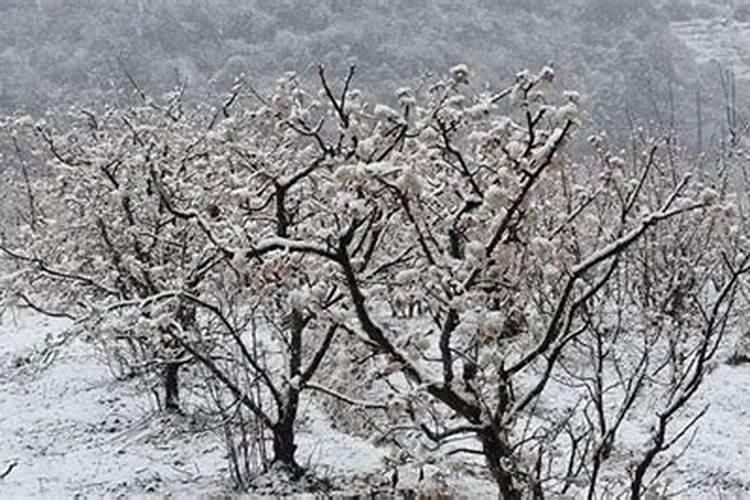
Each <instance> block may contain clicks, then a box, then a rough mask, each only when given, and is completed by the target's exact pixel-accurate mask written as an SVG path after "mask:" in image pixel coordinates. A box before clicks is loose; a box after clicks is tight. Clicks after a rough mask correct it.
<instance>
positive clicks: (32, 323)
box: [0, 313, 493, 499]
mask: <svg viewBox="0 0 750 500" xmlns="http://www.w3.org/2000/svg"><path fill="white" fill-rule="evenodd" d="M64 329H65V323H64V322H63V321H58V320H50V319H46V318H41V317H39V316H38V315H35V314H30V313H16V314H9V315H6V316H5V317H3V321H2V323H0V474H3V472H5V471H6V470H7V469H8V468H9V467H11V465H12V464H15V466H13V467H12V469H11V470H10V472H9V473H8V474H7V476H6V477H5V478H4V479H0V498H2V499H15V498H101V497H113V498H132V497H139V498H144V497H145V498H148V497H153V498H164V497H172V498H185V497H187V498H191V497H195V496H211V497H213V496H220V495H223V494H227V493H229V492H230V489H231V483H230V480H229V474H228V472H227V462H226V460H225V452H224V446H223V444H222V442H221V441H220V439H219V436H218V435H217V434H216V433H214V432H211V431H207V430H204V431H201V430H200V429H198V427H199V425H198V424H197V423H196V422H194V421H193V420H192V418H191V417H190V416H189V415H188V416H174V415H172V416H167V415H165V414H163V413H159V412H158V411H157V409H156V408H155V404H154V402H153V398H151V397H150V396H149V395H147V394H143V391H142V390H141V391H139V390H138V388H137V387H136V386H135V385H133V384H132V383H127V382H118V381H116V380H114V379H113V377H112V375H111V373H110V372H109V370H108V368H107V366H106V364H105V363H103V361H102V360H101V359H100V357H99V356H97V355H96V353H95V352H94V349H93V348H92V346H91V345H89V344H87V343H84V342H83V341H80V340H74V341H71V342H67V343H66V344H65V345H64V346H62V347H60V348H57V347H55V346H54V345H55V344H56V342H57V340H58V337H59V335H60V334H61V332H63V331H64ZM50 346H52V347H50ZM303 414H304V416H305V418H304V421H305V423H304V424H303V429H302V432H300V435H299V450H298V459H299V462H300V463H301V464H304V465H306V466H309V467H311V468H312V470H313V471H314V472H316V473H317V474H318V475H319V476H321V477H327V478H332V479H333V480H334V485H335V487H336V488H337V489H341V490H344V489H346V488H353V489H355V490H359V491H361V490H363V489H365V490H367V489H370V488H377V487H378V486H379V485H381V484H383V483H385V484H387V483H388V482H389V480H390V472H391V471H390V470H387V469H385V468H384V463H383V460H382V457H383V455H382V453H381V451H380V450H378V449H377V448H375V447H374V446H373V445H371V444H370V443H368V442H367V441H365V440H363V439H360V438H357V437H352V436H349V435H347V434H344V433H342V432H338V431H336V430H334V429H333V428H332V427H331V425H330V424H329V422H328V419H327V418H326V417H325V415H324V414H323V413H322V412H320V411H319V410H317V409H316V408H314V407H313V406H311V405H309V404H308V405H306V407H305V409H304V411H303ZM400 472H401V481H400V484H401V485H403V486H407V487H408V486H409V483H410V482H411V481H410V478H409V471H400ZM461 488H462V489H461V490H459V491H463V492H464V493H465V495H466V497H472V498H477V497H484V496H487V495H490V494H491V492H492V491H493V490H492V486H491V485H490V484H489V483H487V482H484V481H481V480H470V479H466V480H463V481H461ZM457 489H458V488H457Z"/></svg>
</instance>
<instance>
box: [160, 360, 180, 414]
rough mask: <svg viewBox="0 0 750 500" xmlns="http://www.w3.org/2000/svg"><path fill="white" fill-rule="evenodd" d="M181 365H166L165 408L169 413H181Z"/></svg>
mask: <svg viewBox="0 0 750 500" xmlns="http://www.w3.org/2000/svg"><path fill="white" fill-rule="evenodd" d="M179 370H180V364H179V363H166V364H165V365H164V408H165V409H166V410H167V411H168V412H179V411H180V377H179Z"/></svg>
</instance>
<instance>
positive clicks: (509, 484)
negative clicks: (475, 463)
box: [479, 427, 521, 500]
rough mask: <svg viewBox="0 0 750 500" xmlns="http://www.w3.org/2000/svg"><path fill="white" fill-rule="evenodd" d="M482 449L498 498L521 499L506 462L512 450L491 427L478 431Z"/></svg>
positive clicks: (505, 499) (510, 457)
mask: <svg viewBox="0 0 750 500" xmlns="http://www.w3.org/2000/svg"><path fill="white" fill-rule="evenodd" d="M479 439H480V441H481V442H482V451H483V452H484V456H485V458H486V460H487V466H488V468H489V469H490V473H491V474H492V478H493V479H494V480H495V483H496V484H497V487H498V488H499V496H498V498H499V499H500V500H521V490H520V489H518V488H517V487H516V486H515V485H514V482H513V472H512V471H510V470H508V469H507V466H506V465H505V463H506V462H508V461H510V460H512V450H510V448H509V447H508V445H507V444H506V443H504V442H503V440H502V439H501V438H500V436H499V435H498V433H497V432H496V431H495V429H493V428H492V427H487V428H485V429H483V430H482V431H481V432H480V433H479Z"/></svg>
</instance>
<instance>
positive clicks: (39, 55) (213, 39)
mask: <svg viewBox="0 0 750 500" xmlns="http://www.w3.org/2000/svg"><path fill="white" fill-rule="evenodd" d="M675 10H677V11H679V12H681V11H682V9H675ZM668 14H669V11H668V10H665V9H663V8H658V7H656V6H654V5H652V4H651V2H648V1H644V0H627V1H625V0H608V1H604V0H569V1H565V2H558V1H552V0H533V1H531V0H529V1H524V2H519V1H517V0H505V1H487V0H467V1H466V2H461V4H457V3H455V2H451V1H431V0H430V1H428V0H393V1H364V0H325V1H320V2H314V3H310V4H305V8H302V9H301V8H299V3H298V2H294V1H277V0H253V1H247V2H234V1H226V0H216V1H211V2H196V1H187V0H185V1H172V0H122V1H99V0H94V1H91V0H88V1H87V0H81V1H76V2H67V1H62V0H37V1H35V2H31V1H26V0H2V1H0V48H1V50H0V65H2V67H3V68H4V70H3V72H2V74H0V106H2V109H4V110H6V111H13V110H18V109H27V110H32V111H33V110H38V109H40V107H41V106H44V105H45V104H54V103H60V102H66V101H69V100H71V99H74V98H75V96H82V97H84V98H86V97H90V98H93V97H95V96H97V95H100V94H102V93H107V92H110V93H111V92H116V91H118V90H121V89H128V90H130V84H129V82H128V80H127V78H126V76H125V73H126V72H128V73H130V74H131V75H132V76H133V78H135V80H136V81H137V82H138V83H139V84H140V85H142V86H143V87H144V88H145V89H147V90H148V91H149V92H152V93H156V94H159V93H161V92H165V91H167V90H169V89H171V88H173V87H174V86H175V85H177V84H178V83H180V82H183V81H187V82H189V87H190V89H191V90H192V91H193V92H196V93H200V92H204V91H206V89H209V88H215V89H220V90H223V89H226V88H228V87H229V86H230V85H231V84H232V83H233V81H234V80H235V79H236V78H237V77H238V76H240V75H246V76H247V78H248V79H249V80H250V81H251V82H252V83H253V84H254V85H255V86H257V87H259V88H267V87H269V86H270V85H272V84H273V82H274V81H275V78H276V77H275V76H274V75H280V74H282V73H283V72H284V71H287V70H295V71H297V72H298V73H303V74H304V73H305V72H306V71H307V72H308V75H309V74H311V73H309V71H310V69H311V68H314V67H315V66H316V65H317V64H319V63H324V64H326V65H327V66H328V67H330V68H331V69H332V70H334V71H336V72H338V73H343V72H345V70H346V68H347V67H348V66H349V65H350V64H357V66H358V70H359V71H358V77H357V85H358V86H361V87H364V88H372V87H373V86H374V84H376V83H377V89H378V90H379V91H380V92H383V91H389V89H390V91H393V90H395V89H396V88H398V87H399V86H400V85H401V84H402V83H403V82H404V80H415V79H418V78H419V77H420V75H422V74H423V73H425V72H428V71H429V72H436V71H441V70H442V69H443V68H446V67H449V66H451V65H454V64H458V63H466V64H468V65H469V66H470V67H471V68H472V69H473V70H474V71H475V72H476V73H477V74H478V78H479V79H480V80H481V81H483V82H484V81H486V82H490V83H494V84H498V83H499V82H510V81H512V80H513V78H514V75H515V74H516V73H517V72H518V71H520V70H522V69H524V68H526V67H540V66H542V65H545V64H555V65H556V66H557V67H558V68H559V75H558V76H559V77H560V78H561V79H562V82H563V83H564V85H565V86H567V87H569V88H574V89H576V90H580V91H584V92H585V93H586V94H587V97H588V100H589V109H590V110H591V111H592V113H593V114H594V117H595V119H596V120H597V122H598V123H600V125H603V126H609V127H615V126H616V125H617V121H618V120H622V119H623V109H624V108H625V107H630V108H631V110H632V111H633V113H634V114H636V115H640V116H642V117H644V116H649V117H651V118H657V116H655V115H657V114H658V111H655V110H654V109H653V105H652V102H653V101H657V102H659V103H665V102H667V100H668V98H667V96H668V95H669V93H670V92H671V93H672V94H673V97H672V100H673V101H674V102H683V101H684V100H685V97H686V96H689V95H690V93H691V91H690V90H689V89H692V87H693V85H694V77H695V75H694V72H693V69H692V60H691V58H690V56H689V54H687V53H686V50H685V47H684V45H683V44H682V43H681V42H680V41H679V39H678V38H676V37H674V36H673V35H672V33H671V32H670V29H669V18H668ZM660 105H661V104H660ZM661 111H662V113H664V114H666V111H665V110H661ZM684 114H685V115H687V114H688V112H687V111H686V110H685V112H684Z"/></svg>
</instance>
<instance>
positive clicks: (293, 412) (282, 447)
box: [272, 389, 303, 479]
mask: <svg viewBox="0 0 750 500" xmlns="http://www.w3.org/2000/svg"><path fill="white" fill-rule="evenodd" d="M298 405H299V393H298V392H297V391H296V390H294V389H292V390H290V391H289V392H287V394H286V401H285V405H284V408H283V410H282V414H281V415H279V420H278V422H277V423H276V425H275V426H274V427H273V429H272V430H273V460H274V462H276V463H278V464H279V465H281V466H282V467H283V468H284V469H286V470H287V471H288V472H289V473H290V474H291V476H292V478H293V479H299V478H300V477H301V476H302V472H303V471H302V467H300V466H299V465H298V464H297V461H296V460H295V458H294V455H295V453H296V451H297V445H296V444H295V442H294V436H295V435H294V422H295V420H296V419H297V407H298Z"/></svg>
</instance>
